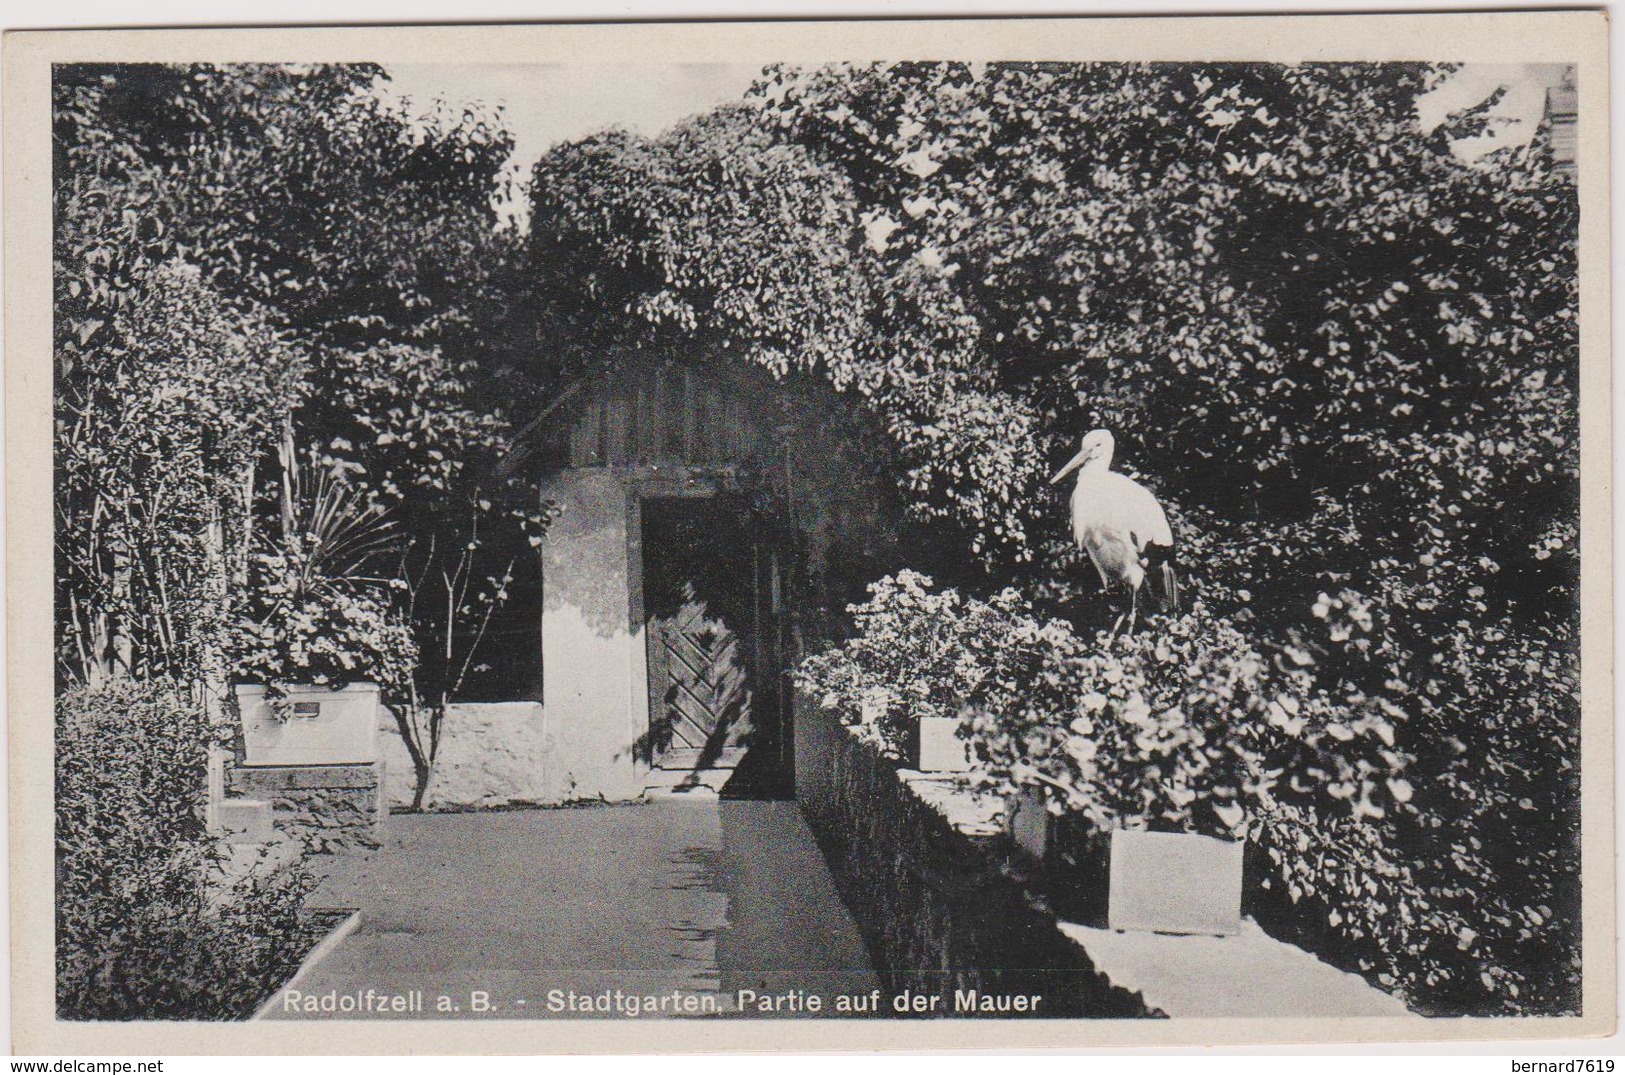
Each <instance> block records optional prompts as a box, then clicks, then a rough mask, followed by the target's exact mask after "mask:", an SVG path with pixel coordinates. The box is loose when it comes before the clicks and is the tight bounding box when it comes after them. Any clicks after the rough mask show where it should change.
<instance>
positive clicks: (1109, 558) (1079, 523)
mask: <svg viewBox="0 0 1625 1075" xmlns="http://www.w3.org/2000/svg"><path fill="white" fill-rule="evenodd" d="M1114 446H1115V441H1113V439H1112V435H1111V433H1109V432H1107V431H1106V430H1104V429H1096V430H1094V431H1093V432H1091V433H1089V434H1088V435H1086V436H1085V437H1084V438H1083V446H1082V448H1081V449H1079V451H1078V454H1077V455H1075V456H1073V457H1072V461H1071V462H1069V463H1067V465H1066V466H1064V467H1062V468H1061V469H1060V470H1058V471H1056V472H1055V477H1053V478H1051V479H1050V484H1052V485H1053V484H1054V483H1055V482H1058V481H1060V480H1061V479H1062V478H1064V477H1066V476H1067V475H1068V474H1070V473H1072V472H1073V471H1074V470H1076V471H1077V472H1078V483H1077V486H1076V487H1075V488H1074V489H1073V490H1072V537H1073V538H1074V539H1075V540H1076V541H1077V543H1078V546H1079V547H1080V548H1082V549H1083V550H1084V551H1085V552H1087V553H1088V554H1089V559H1090V560H1091V561H1092V562H1093V563H1094V565H1095V570H1096V571H1098V572H1100V581H1101V582H1102V583H1103V584H1105V587H1106V589H1107V590H1108V591H1110V590H1114V589H1116V588H1118V587H1126V588H1127V589H1128V592H1129V608H1128V611H1127V612H1126V613H1124V614H1123V615H1121V616H1118V617H1117V622H1116V624H1114V625H1113V626H1112V633H1113V634H1116V633H1117V630H1118V628H1120V627H1122V626H1123V620H1124V618H1125V617H1126V618H1127V619H1128V633H1129V634H1133V633H1134V621H1135V618H1136V617H1137V616H1138V614H1139V606H1140V587H1141V585H1143V584H1144V583H1145V577H1146V572H1147V569H1148V568H1150V567H1152V566H1159V567H1160V568H1161V572H1160V574H1161V583H1162V591H1163V592H1162V597H1163V602H1164V604H1166V605H1167V607H1168V608H1169V609H1170V610H1174V609H1177V608H1179V580H1178V579H1176V578H1175V577H1174V567H1173V564H1172V563H1171V562H1170V557H1171V555H1172V554H1173V550H1174V533H1173V531H1172V530H1171V529H1169V527H1168V516H1167V515H1166V514H1164V513H1163V510H1162V505H1161V504H1159V503H1157V498H1156V497H1154V496H1152V495H1151V490H1149V489H1147V488H1146V487H1145V486H1143V485H1141V484H1140V483H1139V482H1137V481H1135V480H1134V479H1133V478H1130V477H1128V476H1127V475H1124V474H1118V473H1116V472H1115V471H1113V470H1112V469H1111V467H1112V449H1113V447H1114Z"/></svg>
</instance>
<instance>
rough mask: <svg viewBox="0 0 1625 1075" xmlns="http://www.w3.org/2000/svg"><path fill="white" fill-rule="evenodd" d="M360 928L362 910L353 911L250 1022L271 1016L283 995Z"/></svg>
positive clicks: (310, 953) (260, 1008)
mask: <svg viewBox="0 0 1625 1075" xmlns="http://www.w3.org/2000/svg"><path fill="white" fill-rule="evenodd" d="M343 909H344V908H333V910H343ZM360 926H361V910H360V908H354V909H351V910H350V913H349V915H348V916H347V917H346V918H345V919H344V921H342V922H340V923H339V924H338V925H336V926H334V927H333V928H332V929H331V930H329V931H328V933H327V936H325V937H323V938H322V939H321V940H320V941H317V942H316V947H314V948H312V949H311V950H310V951H309V952H308V953H306V955H305V958H304V959H302V960H300V961H299V969H298V970H296V971H294V972H293V977H291V978H289V979H288V980H287V981H285V982H283V983H282V984H281V985H280V986H278V987H277V988H276V989H274V990H272V992H271V995H270V996H269V997H266V998H265V1001H264V1003H262V1004H261V1005H260V1006H259V1007H258V1008H255V1009H254V1014H253V1015H251V1016H249V1017H248V1021H249V1022H251V1023H253V1022H258V1021H259V1020H261V1019H264V1018H265V1017H266V1016H267V1015H269V1014H270V1012H271V1010H272V1009H273V1008H274V1007H275V1006H276V1003H277V1001H278V1000H279V999H281V996H282V994H283V993H286V992H287V991H288V990H290V989H292V988H293V987H294V986H296V985H298V984H299V982H300V981H301V980H303V979H304V978H306V977H308V976H309V974H310V972H311V971H313V970H315V969H316V965H317V964H318V963H320V962H321V961H322V960H324V959H326V958H327V957H328V956H330V955H332V954H333V949H335V948H337V947H338V946H339V942H340V941H342V940H344V938H346V937H348V936H349V935H350V934H352V933H354V932H355V931H356V930H357V929H359V928H360Z"/></svg>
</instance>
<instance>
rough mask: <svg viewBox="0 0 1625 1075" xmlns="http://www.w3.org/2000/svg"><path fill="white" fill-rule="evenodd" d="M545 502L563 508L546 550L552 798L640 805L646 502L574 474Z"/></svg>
mask: <svg viewBox="0 0 1625 1075" xmlns="http://www.w3.org/2000/svg"><path fill="white" fill-rule="evenodd" d="M545 495H546V496H547V497H548V498H550V499H551V500H553V501H554V502H555V503H556V504H558V506H559V513H558V515H557V516H556V517H555V518H554V520H553V522H552V525H550V526H549V527H548V531H547V537H546V539H545V540H544V541H543V543H542V574H543V590H544V593H543V610H542V695H543V697H544V698H545V699H546V700H547V725H548V729H547V739H548V755H547V771H546V774H545V780H546V787H547V792H548V794H549V795H550V796H551V797H552V798H553V800H554V801H559V802H564V801H570V800H575V799H589V798H603V799H609V800H612V801H614V800H624V799H635V798H637V797H638V796H639V795H640V794H642V792H643V779H644V776H645V775H646V771H647V770H646V767H645V766H643V765H641V764H640V763H639V762H638V761H637V753H638V749H637V748H638V742H639V738H640V737H642V736H646V735H647V733H648V725H649V684H648V669H647V654H646V653H645V651H644V637H643V607H642V579H643V564H642V555H643V554H642V549H641V536H642V533H641V531H642V520H641V518H640V516H639V513H638V506H637V505H638V501H637V497H636V495H635V494H633V493H630V492H629V491H628V489H627V486H626V483H625V482H624V481H623V480H622V479H621V478H620V477H617V476H616V475H614V474H612V473H610V472H609V471H607V470H571V471H565V472H564V473H563V474H562V475H560V476H559V477H558V478H557V479H556V480H555V481H554V482H553V483H552V484H551V485H550V486H549V487H548V488H547V489H546V490H545Z"/></svg>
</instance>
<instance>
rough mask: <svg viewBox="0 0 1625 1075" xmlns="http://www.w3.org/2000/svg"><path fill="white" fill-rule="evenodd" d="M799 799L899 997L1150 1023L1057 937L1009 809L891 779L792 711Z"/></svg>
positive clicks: (829, 726) (848, 736) (802, 704)
mask: <svg viewBox="0 0 1625 1075" xmlns="http://www.w3.org/2000/svg"><path fill="white" fill-rule="evenodd" d="M794 728H795V758H796V797H797V799H798V800H799V801H800V804H801V810H802V813H803V814H804V815H805V817H806V819H807V824H808V825H809V827H811V829H812V830H813V833H814V835H815V836H816V837H817V839H818V842H819V844H820V846H821V847H822V849H823V852H824V856H825V858H826V859H827V860H828V862H829V866H830V871H831V872H832V874H833V875H834V877H835V882H836V885H837V887H838V888H839V890H840V892H841V896H842V899H843V900H844V901H845V902H846V905H847V907H848V908H849V909H850V910H851V911H852V913H853V915H854V917H855V918H856V919H857V922H858V926H859V928H860V930H861V931H862V932H863V935H864V940H865V942H866V943H867V944H868V946H869V951H870V954H871V956H872V957H873V958H874V960H875V962H876V969H877V970H878V971H879V973H880V975H881V977H882V979H883V980H884V981H885V982H886V984H887V985H888V986H889V987H890V988H891V989H892V990H893V991H894V992H896V993H901V992H903V991H904V990H911V991H913V992H915V993H923V994H927V995H937V996H941V997H943V998H944V1000H943V1003H942V1006H941V1007H940V1008H939V1009H938V1013H937V1014H942V1015H956V1014H957V1015H965V1014H969V1013H967V1012H964V1011H957V1012H956V1011H955V1010H954V1005H955V1002H956V994H959V995H963V994H965V993H967V992H969V991H971V990H975V991H977V992H978V994H979V995H989V996H995V997H996V996H1010V995H1032V994H1040V995H1042V996H1043V998H1044V1000H1043V1002H1042V1004H1040V1005H1039V1006H1038V1009H1037V1010H1036V1011H1032V1012H1028V1013H1021V1012H1016V1011H1010V1012H1002V1013H999V1014H1001V1015H1005V1016H1018V1015H1021V1014H1028V1015H1036V1016H1038V1017H1044V1016H1049V1017H1068V1018H1077V1017H1114V1018H1122V1017H1131V1016H1144V1015H1147V1014H1150V1013H1149V1012H1148V1011H1147V1008H1146V1006H1145V1005H1144V1004H1143V1003H1142V1002H1141V1000H1140V998H1139V997H1138V995H1137V994H1133V993H1130V992H1127V991H1125V990H1123V989H1120V988H1118V987H1116V986H1113V985H1112V984H1111V983H1110V982H1109V981H1107V980H1106V978H1105V977H1104V976H1103V975H1101V974H1099V973H1098V972H1097V971H1096V970H1095V968H1094V967H1093V965H1092V964H1091V963H1090V962H1089V959H1088V956H1087V955H1086V954H1085V952H1084V951H1083V950H1082V949H1081V948H1080V947H1078V946H1077V945H1076V944H1074V943H1073V942H1072V941H1071V940H1070V939H1068V938H1067V937H1066V936H1065V935H1064V934H1062V933H1061V932H1060V930H1059V928H1058V924H1057V920H1056V917H1055V915H1054V914H1053V913H1052V912H1051V911H1050V909H1049V907H1048V905H1047V903H1046V901H1045V899H1044V898H1043V895H1042V885H1041V883H1040V882H1039V879H1038V878H1037V877H1036V876H1034V875H1033V874H1032V872H1031V870H1030V869H1029V868H1028V867H1027V866H1026V865H1025V864H1024V863H1023V862H1022V860H1021V858H1020V856H1018V855H1017V854H1016V853H1015V846H1014V844H1013V842H1012V841H1011V840H1010V838H1009V836H1008V835H1007V834H1006V832H1005V831H1004V827H1003V823H1002V812H1003V804H1002V803H1000V802H997V801H992V800H989V799H988V798H987V797H985V796H978V795H975V794H973V793H972V792H970V791H968V790H966V789H963V788H960V787H958V786H957V785H956V784H955V782H954V781H953V779H952V778H948V777H940V776H931V775H927V774H922V773H915V772H911V771H909V770H905V769H902V768H900V767H899V765H898V764H897V763H896V762H895V761H893V760H892V759H890V758H887V757H886V756H884V755H883V754H882V753H881V751H880V749H879V747H878V746H877V745H876V744H875V743H872V742H869V741H866V740H864V739H861V738H859V737H858V736H857V735H856V734H855V733H854V732H853V731H852V730H851V729H849V728H848V727H847V726H845V725H843V724H842V723H841V722H840V721H839V719H838V718H837V716H836V714H835V713H833V712H831V711H829V710H825V709H822V708H820V707H818V706H816V705H813V704H810V703H808V702H807V700H806V699H801V698H798V699H797V701H796V705H795V720H794Z"/></svg>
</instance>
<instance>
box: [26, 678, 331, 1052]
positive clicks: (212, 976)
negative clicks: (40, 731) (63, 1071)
mask: <svg viewBox="0 0 1625 1075" xmlns="http://www.w3.org/2000/svg"><path fill="white" fill-rule="evenodd" d="M210 739H211V730H210V728H209V725H208V721H207V719H206V718H205V716H204V712H203V707H202V706H201V705H200V704H199V702H198V700H197V699H196V698H195V696H194V695H193V693H192V691H191V689H190V688H188V687H185V686H183V685H180V684H177V683H175V682H173V681H166V680H159V679H148V680H142V681H137V680H130V679H124V680H122V681H120V682H118V683H116V684H114V685H112V686H109V687H106V688H103V689H99V690H87V689H79V690H73V691H69V692H66V693H64V694H62V695H61V696H60V697H59V698H58V699H57V724H56V804H57V806H56V811H57V813H56V867H57V872H56V908H57V918H56V937H57V979H56V989H57V1012H58V1014H59V1015H60V1016H61V1017H62V1018H64V1019H112V1020H117V1019H243V1018H246V1017H247V1016H248V1015H250V1014H251V1013H252V1012H253V1010H254V1008H255V1007H256V1006H257V1005H258V1004H259V1003H260V1002H261V1001H263V1000H264V999H265V997H266V995H267V994H269V992H270V991H271V990H272V989H275V988H276V987H277V986H278V985H280V984H281V983H282V982H283V981H285V980H286V979H287V977H288V976H289V975H290V974H292V973H293V970H294V968H296V967H297V966H298V964H299V961H300V960H301V959H303V958H304V956H305V954H306V952H307V951H308V950H309V947H310V945H311V944H312V943H313V941H314V939H315V934H316V933H317V932H318V931H316V930H314V929H313V928H312V926H311V924H310V923H309V922H308V921H307V920H306V919H305V918H304V917H303V915H302V913H301V911H300V904H301V903H302V901H303V900H304V897H305V895H306V893H308V892H309V890H310V887H311V880H310V878H309V875H308V874H306V873H305V872H304V871H303V870H302V868H300V867H298V866H294V867H272V866H269V865H267V864H264V863H258V864H253V865H251V866H250V867H249V868H248V869H230V868H228V863H227V860H226V855H225V849H223V848H221V847H220V846H219V845H218V844H217V842H216V841H215V840H214V839H213V838H212V837H210V836H209V835H208V834H207V833H206V832H205V830H204V818H203V789H204V767H205V762H206V755H207V747H208V743H209V741H210Z"/></svg>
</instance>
